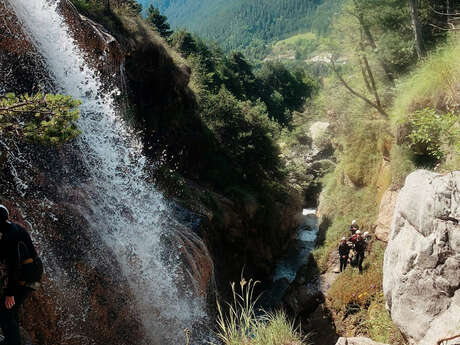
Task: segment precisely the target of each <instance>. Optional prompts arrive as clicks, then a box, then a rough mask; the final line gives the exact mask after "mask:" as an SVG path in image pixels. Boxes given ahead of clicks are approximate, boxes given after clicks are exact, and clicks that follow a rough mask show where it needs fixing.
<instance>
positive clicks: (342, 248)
mask: <svg viewBox="0 0 460 345" xmlns="http://www.w3.org/2000/svg"><path fill="white" fill-rule="evenodd" d="M349 253H350V246H349V245H348V244H347V242H344V243H340V245H339V257H340V272H343V271H344V270H345V268H347V263H348V254H349Z"/></svg>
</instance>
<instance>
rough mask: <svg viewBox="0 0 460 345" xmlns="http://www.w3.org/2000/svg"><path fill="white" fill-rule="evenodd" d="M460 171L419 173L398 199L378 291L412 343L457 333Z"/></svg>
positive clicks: (433, 341) (459, 312) (430, 341)
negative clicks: (441, 173)
mask: <svg viewBox="0 0 460 345" xmlns="http://www.w3.org/2000/svg"><path fill="white" fill-rule="evenodd" d="M459 220H460V172H458V171H457V172H452V173H448V174H446V175H439V174H435V173H432V172H429V171H424V170H418V171H416V172H414V173H412V174H411V175H409V176H408V177H407V179H406V183H405V186H404V187H403V189H402V190H401V192H400V193H399V196H398V200H397V203H396V208H395V215H394V218H393V223H392V227H391V233H390V238H389V242H388V247H387V249H386V251H385V260H384V272H383V288H384V293H385V299H386V304H387V308H388V310H389V311H390V313H391V317H392V319H393V321H394V322H395V324H396V325H397V326H398V327H399V328H400V330H401V331H402V332H403V333H404V334H405V335H406V336H407V338H408V339H409V340H410V342H411V343H413V344H418V345H428V344H436V343H437V342H438V341H439V340H441V339H444V338H448V337H449V336H453V335H456V334H458V333H459V331H458V327H459V315H460V225H459Z"/></svg>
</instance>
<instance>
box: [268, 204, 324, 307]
mask: <svg viewBox="0 0 460 345" xmlns="http://www.w3.org/2000/svg"><path fill="white" fill-rule="evenodd" d="M318 230H319V225H318V218H317V216H316V210H315V209H303V211H302V222H301V225H300V226H299V228H298V229H297V231H296V235H295V236H294V237H293V238H292V239H291V241H290V243H289V245H288V248H287V250H286V253H285V255H284V256H283V257H281V259H280V260H279V262H278V263H277V264H276V267H275V269H274V270H273V274H272V278H271V282H270V283H269V284H268V285H267V288H266V290H265V291H264V293H263V295H262V297H261V305H262V307H263V308H269V307H271V306H276V305H279V304H280V303H281V301H282V299H283V296H284V294H285V292H286V290H287V288H288V287H289V284H290V283H292V282H293V281H294V279H295V277H296V274H297V271H298V270H299V269H300V267H301V266H302V265H304V264H305V263H306V262H307V260H308V257H309V255H310V253H311V251H312V250H313V249H314V247H315V242H316V237H317V236H318Z"/></svg>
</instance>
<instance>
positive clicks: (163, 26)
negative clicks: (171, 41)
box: [146, 5, 172, 39]
mask: <svg viewBox="0 0 460 345" xmlns="http://www.w3.org/2000/svg"><path fill="white" fill-rule="evenodd" d="M146 20H147V22H148V23H149V24H150V25H152V26H153V27H154V28H155V30H156V31H158V33H159V34H160V36H161V37H163V38H165V39H168V38H169V36H171V34H172V31H171V27H170V26H169V24H168V18H167V17H166V16H163V15H162V14H161V13H160V10H159V9H158V8H156V7H154V6H153V5H150V6H149V9H148V13H147V18H146Z"/></svg>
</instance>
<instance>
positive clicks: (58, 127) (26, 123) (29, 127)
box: [0, 93, 81, 145]
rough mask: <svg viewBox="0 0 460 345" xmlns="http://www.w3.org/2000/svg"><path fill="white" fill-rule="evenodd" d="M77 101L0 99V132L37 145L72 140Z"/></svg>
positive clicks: (45, 97)
mask: <svg viewBox="0 0 460 345" xmlns="http://www.w3.org/2000/svg"><path fill="white" fill-rule="evenodd" d="M80 104H81V102H80V101H77V100H73V99H72V97H70V96H64V95H59V94H58V95H52V94H47V95H44V94H41V93H37V94H35V95H30V96H29V95H27V94H25V95H22V96H16V95H15V94H13V93H8V94H6V95H4V96H0V132H1V133H2V134H4V133H5V134H9V135H16V136H19V137H20V138H24V139H27V140H30V141H34V142H38V143H41V144H48V145H50V144H51V145H57V144H62V143H64V142H66V141H69V140H72V139H74V138H76V137H77V136H78V135H79V134H80V131H79V130H78V128H77V120H78V117H79V115H80V112H79V110H78V106H79V105H80Z"/></svg>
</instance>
